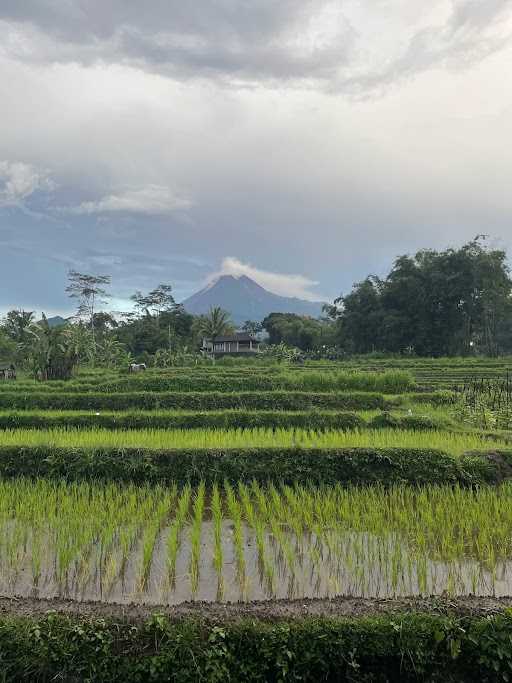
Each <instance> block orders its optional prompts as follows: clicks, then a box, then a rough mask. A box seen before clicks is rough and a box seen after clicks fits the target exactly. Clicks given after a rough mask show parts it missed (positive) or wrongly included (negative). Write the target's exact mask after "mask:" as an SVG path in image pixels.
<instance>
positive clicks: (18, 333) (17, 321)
mask: <svg viewBox="0 0 512 683" xmlns="http://www.w3.org/2000/svg"><path fill="white" fill-rule="evenodd" d="M33 322H34V312H33V311H23V310H13V311H9V312H8V313H7V315H6V318H5V323H4V329H5V331H6V332H7V334H8V335H9V337H10V338H11V339H12V340H13V341H14V342H16V344H21V343H23V342H24V341H25V339H26V334H27V330H28V328H29V326H30V325H31V324H32V323H33Z"/></svg>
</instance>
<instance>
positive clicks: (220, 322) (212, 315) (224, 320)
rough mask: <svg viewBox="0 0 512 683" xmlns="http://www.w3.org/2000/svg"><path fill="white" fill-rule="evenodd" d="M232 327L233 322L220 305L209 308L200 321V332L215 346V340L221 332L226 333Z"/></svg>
mask: <svg viewBox="0 0 512 683" xmlns="http://www.w3.org/2000/svg"><path fill="white" fill-rule="evenodd" d="M232 329H233V323H232V322H231V318H230V317H229V313H228V312H227V311H224V310H223V309H222V308H220V306H215V307H212V308H210V311H209V312H208V314H207V315H205V316H204V317H203V319H202V321H201V326H200V330H201V333H202V334H203V335H204V336H205V337H207V338H208V339H211V340H212V346H213V348H215V340H216V339H217V337H220V335H221V334H226V333H227V332H230V331H231V330H232Z"/></svg>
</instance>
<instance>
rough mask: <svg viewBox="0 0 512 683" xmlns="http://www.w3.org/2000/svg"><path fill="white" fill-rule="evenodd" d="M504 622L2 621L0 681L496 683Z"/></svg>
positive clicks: (504, 673)
mask: <svg viewBox="0 0 512 683" xmlns="http://www.w3.org/2000/svg"><path fill="white" fill-rule="evenodd" d="M511 640H512V619H511V617H510V615H509V614H508V613H501V614H496V615H493V616H487V617H486V616H478V615H475V616H467V617H456V616H453V615H450V614H449V613H448V614H434V613H415V612H412V613H409V614H404V613H397V614H381V615H378V616H367V617H357V618H326V617H316V618H315V617H308V618H301V619H297V620H294V621H284V620H278V621H275V622H264V621H259V620H250V621H249V620H241V621H234V622H227V623H225V624H223V625H218V624H214V623H209V622H207V621H205V620H199V619H191V618H188V619H182V620H179V621H174V622H173V621H171V620H170V619H169V618H168V617H165V616H164V615H160V614H155V615H154V616H153V617H152V618H151V619H150V620H148V621H146V622H141V621H138V622H133V621H128V620H125V619H112V618H111V619H100V618H90V617H89V618H88V617H79V616H66V615H59V614H55V613H50V614H48V615H46V616H43V617H39V618H28V617H18V618H15V617H2V619H1V620H0V651H1V653H2V673H3V680H4V681H6V682H9V681H31V683H32V682H34V683H35V682H37V681H49V680H57V679H59V680H67V681H75V680H76V681H78V680H81V681H95V683H100V682H102V681H104V682H108V683H115V682H116V681H119V683H125V681H131V682H133V683H147V682H149V681H154V682H160V681H162V682H163V681H169V680H172V681H176V682H178V683H189V682H190V683H196V682H197V681H201V680H204V681H209V682H211V683H215V682H218V683H225V682H229V681H233V682H235V681H244V680H246V681H261V682H262V683H263V682H267V681H276V682H277V681H286V680H296V681H332V682H334V681H347V682H352V683H356V682H363V681H366V682H367V683H368V682H369V681H380V682H381V683H395V682H396V681H403V682H404V683H407V682H412V681H416V682H417V681H425V682H426V681H436V680H438V681H447V682H448V683H449V682H452V683H455V682H457V681H458V682H459V683H462V681H464V682H465V683H496V682H497V681H508V680H510V677H511V675H512V646H511Z"/></svg>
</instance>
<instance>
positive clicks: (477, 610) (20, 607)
mask: <svg viewBox="0 0 512 683" xmlns="http://www.w3.org/2000/svg"><path fill="white" fill-rule="evenodd" d="M507 607H512V597H507V598H478V597H461V598H444V597H443V598H440V597H435V598H404V599H397V600H392V599H388V600H384V599H383V600H375V599H373V600H372V599H363V598H335V599H330V600H329V599H303V600H275V601H270V600H269V601H261V602H249V603H227V604H221V603H204V602H188V603H183V604H181V605H177V606H172V607H170V606H166V605H162V606H159V607H158V606H157V607H155V606H153V605H151V606H145V605H116V604H106V603H101V602H75V601H73V600H62V599H53V600H37V599H32V598H7V597H0V615H1V616H6V615H8V614H9V615H12V616H28V617H31V616H33V617H37V616H44V615H45V614H47V613H48V612H49V611H55V612H58V613H60V614H68V615H79V616H83V617H113V618H116V619H128V620H130V621H132V620H133V621H140V620H142V619H146V618H148V617H150V616H151V615H152V614H154V613H159V614H166V615H168V616H169V617H171V618H172V619H181V618H184V617H200V618H202V619H206V620H208V621H211V622H225V621H233V620H238V619H243V618H251V619H265V620H269V621H272V620H276V619H295V618H300V617H304V616H330V617H335V616H341V617H358V616H368V615H375V614H382V613H386V612H387V613H389V612H411V611H422V612H435V613H451V614H457V615H469V614H473V615H475V614H482V615H486V614H493V613H496V612H500V611H502V610H503V609H505V608H507Z"/></svg>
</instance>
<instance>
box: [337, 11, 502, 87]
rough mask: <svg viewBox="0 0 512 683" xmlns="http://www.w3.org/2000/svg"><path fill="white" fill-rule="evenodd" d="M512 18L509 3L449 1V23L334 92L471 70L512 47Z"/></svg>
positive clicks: (416, 36) (416, 37)
mask: <svg viewBox="0 0 512 683" xmlns="http://www.w3.org/2000/svg"><path fill="white" fill-rule="evenodd" d="M511 16H512V5H511V3H510V2H508V0H485V2H483V1H482V0H451V2H450V12H449V14H448V17H447V19H445V20H444V21H442V22H436V23H431V24H428V25H426V26H422V27H421V28H419V29H417V30H415V31H414V32H413V33H412V34H411V35H410V37H409V38H408V40H407V43H406V45H405V47H404V48H403V49H402V50H401V52H400V53H398V54H397V55H396V56H395V57H393V58H391V59H389V58H388V59H387V60H386V61H384V63H383V64H382V65H381V66H380V67H378V68H377V69H375V70H373V71H367V72H366V73H361V72H359V73H356V74H345V75H343V74H342V75H341V76H340V78H339V80H338V83H337V84H336V85H334V86H333V88H334V89H336V88H338V89H341V90H348V91H350V90H352V91H354V92H358V91H359V92H362V93H365V92H373V91H375V90H376V89H380V90H382V89H383V88H385V87H387V86H389V85H390V84H396V83H398V82H400V81H401V80H403V79H405V78H411V77H413V76H417V75H418V74H419V73H422V72H423V71H426V70H428V69H432V68H436V67H439V66H445V67H449V68H454V69H460V68H467V67H468V66H470V65H471V64H474V63H478V62H481V61H482V60H483V59H485V58H486V57H488V56H489V55H491V54H493V53H495V52H498V51H500V50H502V49H504V48H505V47H506V46H507V45H509V44H510V43H511V41H512V23H511V22H510V18H511Z"/></svg>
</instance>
